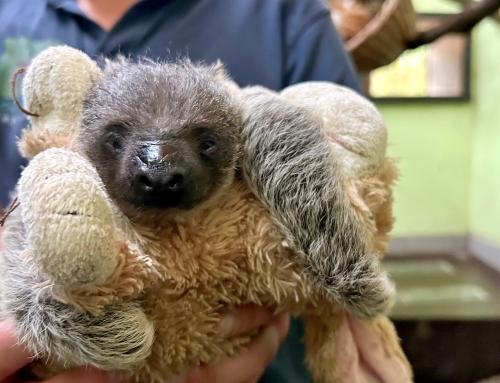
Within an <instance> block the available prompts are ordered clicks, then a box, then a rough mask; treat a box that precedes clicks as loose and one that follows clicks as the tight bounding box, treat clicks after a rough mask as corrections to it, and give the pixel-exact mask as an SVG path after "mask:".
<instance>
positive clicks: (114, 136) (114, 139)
mask: <svg viewBox="0 0 500 383" xmlns="http://www.w3.org/2000/svg"><path fill="white" fill-rule="evenodd" d="M106 145H107V146H108V147H109V148H110V149H111V150H112V151H115V152H117V151H119V150H121V149H123V136H122V134H120V133H118V132H116V131H110V132H108V134H107V136H106Z"/></svg>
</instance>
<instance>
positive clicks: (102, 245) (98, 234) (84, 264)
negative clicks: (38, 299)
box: [19, 148, 118, 285]
mask: <svg viewBox="0 0 500 383" xmlns="http://www.w3.org/2000/svg"><path fill="white" fill-rule="evenodd" d="M19 201H20V206H21V212H22V218H23V222H24V224H25V228H26V232H27V237H28V246H29V247H30V248H31V249H32V250H33V257H34V261H35V264H37V265H38V266H39V267H41V269H42V270H43V271H44V272H45V273H47V274H48V275H49V276H50V278H51V280H52V281H53V282H55V283H58V284H63V285H71V284H89V283H90V284H99V283H103V282H104V281H105V280H106V279H107V278H108V277H109V276H110V275H111V274H112V273H113V271H114V270H115V268H116V266H117V263H118V258H117V254H118V248H117V245H116V241H115V240H114V238H115V227H114V221H113V215H112V210H111V207H110V205H109V202H108V199H107V196H106V192H105V190H104V187H103V185H102V183H101V181H100V178H99V176H98V174H97V172H96V170H95V169H94V168H93V167H92V166H91V165H90V163H89V162H88V161H86V160H85V159H84V158H83V157H81V156H80V155H78V154H77V153H75V152H72V151H69V150H66V149H58V148H53V149H48V150H46V151H44V152H42V153H40V154H39V155H37V156H36V157H35V158H34V159H33V160H32V161H31V162H30V164H29V165H28V166H27V168H26V169H25V170H24V171H23V174H22V176H21V180H20V182H19Z"/></svg>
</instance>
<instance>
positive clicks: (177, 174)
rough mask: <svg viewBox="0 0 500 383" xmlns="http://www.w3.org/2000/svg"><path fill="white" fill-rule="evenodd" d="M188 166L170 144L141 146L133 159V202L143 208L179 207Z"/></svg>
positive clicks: (184, 187)
mask: <svg viewBox="0 0 500 383" xmlns="http://www.w3.org/2000/svg"><path fill="white" fill-rule="evenodd" d="M188 167H189V166H187V164H186V163H185V161H183V160H182V157H181V156H179V155H178V152H177V149H176V148H175V147H174V146H173V145H169V144H165V143H157V142H151V143H147V144H146V143H145V144H144V145H143V146H142V147H141V148H140V149H139V150H138V152H137V155H136V158H135V169H134V170H133V174H132V187H133V193H134V195H135V198H134V200H135V201H136V203H137V204H139V205H144V206H156V207H169V206H171V207H175V206H178V205H180V204H181V203H182V201H183V199H184V197H185V196H184V195H185V194H186V193H187V184H188V182H187V175H188V173H189V172H188Z"/></svg>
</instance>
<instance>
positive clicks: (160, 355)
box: [0, 59, 393, 383]
mask: <svg viewBox="0 0 500 383" xmlns="http://www.w3.org/2000/svg"><path fill="white" fill-rule="evenodd" d="M73 149H74V150H76V151H77V152H79V153H80V154H82V155H83V156H84V157H86V158H87V159H88V160H89V161H90V162H91V164H92V165H93V166H94V167H95V169H96V170H97V174H98V176H99V177H100V179H101V180H102V184H103V185H104V188H105V191H106V193H107V194H108V195H109V196H110V197H111V203H112V204H113V209H114V210H113V211H114V212H115V213H116V214H117V215H120V217H121V216H122V215H123V216H125V217H126V219H123V220H122V221H123V222H126V224H123V225H122V226H121V227H118V228H117V229H116V235H114V237H113V238H110V240H109V241H108V244H109V246H114V247H113V248H114V249H115V250H116V252H117V254H118V255H119V257H120V259H121V261H120V262H118V266H117V267H116V270H115V272H114V273H113V274H112V275H111V276H110V277H109V278H108V279H107V280H106V281H105V282H102V281H99V282H95V281H94V282H92V281H89V280H85V283H80V284H78V283H77V284H72V285H60V283H59V281H54V280H52V281H51V280H50V278H49V279H47V276H46V275H44V274H43V273H36V272H34V271H33V269H30V265H29V263H27V262H24V261H23V256H25V254H29V253H26V252H25V249H24V247H23V246H24V243H25V242H24V241H23V240H21V239H22V238H23V235H24V234H23V233H24V227H23V224H22V222H21V218H20V215H19V213H18V212H17V210H16V211H14V212H13V213H12V216H11V217H9V220H10V227H7V230H6V235H5V237H4V238H5V251H4V253H3V254H2V257H3V258H2V262H3V263H4V266H3V270H4V271H5V280H4V283H3V287H2V288H4V289H5V290H4V291H3V292H2V294H3V295H1V294H0V298H1V299H0V303H1V304H0V309H1V311H2V315H5V316H8V317H12V318H15V320H16V322H17V323H18V325H19V332H20V334H21V335H22V337H23V340H24V341H25V342H26V343H27V344H28V347H29V348H30V349H31V350H34V352H37V353H38V355H39V356H40V358H41V359H40V360H41V361H42V364H43V365H44V367H43V368H44V369H46V368H48V370H49V371H52V372H55V371H58V370H60V369H63V368H68V367H71V366H77V365H92V366H95V367H97V368H102V369H113V370H128V371H130V372H131V374H133V375H134V377H135V379H136V380H137V381H139V382H160V381H163V380H164V379H166V377H168V376H169V375H170V374H173V373H179V372H183V371H186V370H189V369H191V368H195V367H197V366H199V365H200V364H201V363H213V362H216V361H218V360H220V359H221V358H223V357H226V356H228V355H232V354H234V353H235V352H237V351H238V349H239V348H240V346H241V345H243V344H244V343H246V342H248V340H249V338H248V337H247V336H243V337H235V338H231V339H224V338H222V337H221V336H220V335H219V333H218V322H219V316H218V312H219V311H220V310H221V309H224V308H225V309H228V308H230V307H233V306H235V305H241V304H246V303H256V304H260V305H265V306H269V307H277V310H278V311H282V310H288V311H290V312H291V313H292V314H293V315H302V316H303V317H304V318H305V320H306V337H305V343H306V347H307V353H308V358H307V360H308V363H309V367H310V369H311V371H312V372H313V376H314V378H315V381H316V382H317V383H334V382H337V381H338V380H337V378H338V372H339V368H340V367H338V366H336V365H335V363H336V361H335V360H331V358H330V357H331V356H333V355H336V353H337V350H338V349H337V347H338V345H337V344H336V342H335V333H336V331H337V330H338V324H339V323H340V322H339V321H340V320H341V319H339V318H342V315H344V314H343V313H342V309H346V310H348V311H349V312H350V313H352V314H353V315H356V316H359V317H366V318H369V317H373V316H376V315H377V314H380V313H383V312H384V311H386V310H387V309H388V308H389V306H390V304H391V297H392V293H393V289H392V285H391V283H390V282H389V281H388V279H387V277H386V275H385V274H384V273H383V272H381V271H380V270H379V265H378V260H377V259H376V257H375V256H374V255H371V254H369V252H368V249H369V246H368V245H367V240H366V238H365V233H363V232H362V230H361V229H360V227H359V225H358V222H357V219H356V215H355V213H354V212H353V209H352V208H351V206H350V203H349V200H348V198H347V196H346V193H345V190H344V185H343V176H342V174H341V171H340V168H339V166H338V165H337V163H336V158H335V154H334V153H333V152H332V151H333V149H332V146H331V145H330V143H329V142H328V139H327V138H326V135H325V132H324V130H323V127H322V123H321V122H320V120H319V119H318V118H317V117H316V116H315V115H314V114H313V113H310V112H309V110H307V109H304V108H303V107H301V106H299V105H295V104H293V103H291V102H289V101H287V100H286V99H285V98H283V97H281V96H280V95H279V94H276V93H274V92H271V91H268V90H265V89H263V88H260V87H251V88H248V89H242V90H240V89H238V88H237V87H236V86H235V85H234V84H233V83H232V82H231V81H230V80H229V79H228V78H227V77H226V75H225V73H224V71H223V70H222V69H221V68H220V67H219V66H212V67H206V66H198V65H194V64H192V63H189V62H179V63H176V64H173V63H169V64H159V63H154V62H150V61H141V62H139V63H132V62H129V61H127V60H125V59H119V60H116V61H110V62H108V63H107V65H106V67H105V69H104V70H103V75H102V78H101V79H100V80H99V81H97V82H96V84H95V85H93V87H92V88H91V89H90V91H89V92H88V93H87V95H86V98H85V101H84V106H83V111H82V120H81V126H80V128H79V130H78V135H77V137H76V140H75V143H74V147H73ZM35 160H36V158H35ZM35 160H33V161H35ZM92 171H94V170H92ZM81 187H82V188H83V187H85V186H84V185H83V186H81ZM82 194H83V193H82ZM94 204H95V203H94ZM18 210H19V209H18ZM68 214H71V212H70V213H68ZM82 216H83V215H82ZM70 218H71V217H70ZM9 233H10V234H9ZM14 233H15V234H14ZM130 238H132V239H130ZM82 246H83V248H85V245H82ZM30 251H37V250H36V249H34V250H30ZM23 254H24V255H23ZM58 283H59V285H58ZM46 287H50V288H46ZM44 371H45V372H44V374H45V373H47V370H44Z"/></svg>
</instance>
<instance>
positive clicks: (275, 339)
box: [262, 325, 281, 349]
mask: <svg viewBox="0 0 500 383" xmlns="http://www.w3.org/2000/svg"><path fill="white" fill-rule="evenodd" d="M262 338H263V339H264V341H265V342H266V343H270V344H272V345H273V347H275V348H276V349H278V347H279V345H280V343H281V341H280V332H279V330H278V328H277V327H276V326H274V325H271V326H268V327H266V328H265V330H264V332H263V333H262Z"/></svg>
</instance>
